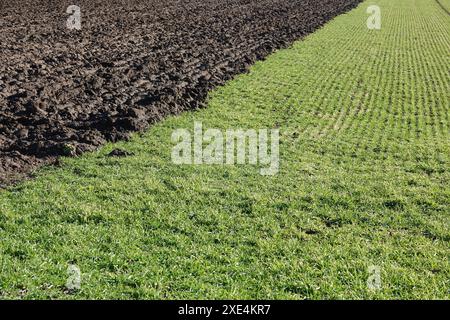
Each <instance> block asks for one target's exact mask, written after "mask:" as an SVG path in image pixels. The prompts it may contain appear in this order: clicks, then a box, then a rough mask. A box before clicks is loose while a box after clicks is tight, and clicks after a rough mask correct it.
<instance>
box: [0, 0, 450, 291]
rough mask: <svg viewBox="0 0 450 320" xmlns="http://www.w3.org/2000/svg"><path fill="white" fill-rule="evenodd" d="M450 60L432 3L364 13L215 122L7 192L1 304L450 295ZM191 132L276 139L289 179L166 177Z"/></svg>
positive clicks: (240, 84) (200, 115) (446, 23)
mask: <svg viewBox="0 0 450 320" xmlns="http://www.w3.org/2000/svg"><path fill="white" fill-rule="evenodd" d="M440 1H441V2H442V3H443V4H445V5H447V6H448V7H450V5H449V1H448V0H446V1H443V0H440ZM370 4H377V5H378V6H380V8H381V10H382V29H381V30H379V31H377V30H373V31H370V30H368V29H367V26H366V20H367V18H368V14H367V13H366V9H367V7H368V6H369V5H370ZM449 48H450V17H449V16H448V15H447V14H446V13H445V11H444V10H443V9H442V8H441V7H439V5H438V4H437V2H436V1H435V0H395V1H392V0H378V1H377V2H376V3H374V2H365V3H363V4H362V5H360V6H359V7H358V8H357V9H355V10H353V11H352V12H350V13H348V14H345V15H342V16H339V17H337V18H336V19H335V20H333V21H331V22H330V23H329V24H327V25H326V26H325V27H324V28H323V29H321V30H319V31H318V32H316V33H314V34H313V35H311V36H309V37H307V38H306V39H304V40H303V41H299V42H297V43H295V44H294V45H293V47H292V48H290V49H287V50H282V51H279V52H277V53H275V54H273V55H272V56H271V57H270V58H269V59H267V60H266V61H264V62H260V63H257V64H256V65H255V66H254V67H253V68H252V70H251V72H250V73H249V74H247V75H242V76H239V77H238V78H236V79H235V80H233V81H231V82H229V83H228V84H227V85H226V86H225V87H223V88H219V89H218V90H216V91H215V92H212V93H211V95H210V98H209V103H208V104H209V107H208V108H207V109H204V110H201V111H198V112H192V113H185V114H183V115H181V116H179V117H172V118H169V119H167V120H166V121H164V122H162V123H160V124H158V125H156V126H154V127H152V128H151V129H150V130H149V131H148V132H147V133H146V134H145V135H142V136H137V135H136V136H135V137H133V139H132V140H131V141H129V142H122V143H118V144H115V145H108V146H106V147H104V148H103V149H101V150H100V151H99V152H96V153H92V154H87V155H85V156H83V157H81V158H76V159H65V160H64V161H63V165H62V166H61V167H58V168H46V169H43V170H41V171H40V172H39V173H38V174H37V177H36V179H34V180H31V181H27V182H24V183H21V184H20V185H18V186H15V187H12V188H10V189H9V190H5V191H0V298H3V299H11V298H24V299H36V298H38V299H43V298H58V299H83V298H101V299H109V298H114V299H115V298H119V299H134V298H145V299H155V298H156V299H179V298H192V299H197V298H200V299H205V298H212V299H215V298H230V299H236V298H239V299H246V298H251V299H253V298H264V299H363V298H370V299H372V298H375V299H387V298H395V299H398V298H402V299H415V298H424V299H438V298H439V299H448V298H450V291H449V290H450V263H449V257H450V249H449V248H450V204H449V201H450V200H449V199H450V187H449V185H450V170H449V168H450V131H449V125H450V121H449V101H450V96H449V93H450V77H449V70H450V59H449ZM194 121H202V122H203V126H204V127H206V128H220V129H224V130H225V129H228V128H244V129H246V128H255V129H259V128H275V127H277V128H280V134H281V145H280V158H281V166H280V173H279V174H278V175H276V176H273V177H266V176H261V175H260V174H259V168H258V167H255V166H251V165H239V166H189V165H185V166H177V165H175V164H173V163H172V162H171V150H172V147H173V143H172V141H171V134H172V132H173V130H174V129H178V128H187V129H189V130H192V128H193V126H194ZM114 148H122V149H125V150H127V151H130V152H133V153H134V156H130V157H126V158H110V157H107V156H106V155H107V154H108V153H109V152H110V151H111V150H112V149H114ZM69 264H76V265H77V266H78V267H79V268H80V269H81V272H82V283H81V289H80V290H79V291H76V292H68V291H67V290H66V289H65V283H66V280H67V267H68V265H69ZM371 266H377V267H379V268H380V271H381V281H382V283H381V289H380V290H371V289H369V288H368V286H367V279H368V277H369V275H370V274H369V271H368V270H369V267H371Z"/></svg>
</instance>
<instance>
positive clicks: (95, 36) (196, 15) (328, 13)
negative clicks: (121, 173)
mask: <svg viewBox="0 0 450 320" xmlns="http://www.w3.org/2000/svg"><path fill="white" fill-rule="evenodd" d="M360 2H361V0H165V1H160V0H146V1H144V0H138V1H132V0H127V1H125V0H70V1H65V0H64V1H62V0H58V1H57V0H47V1H43V0H41V1H36V0H34V1H31V0H22V1H21V0H17V1H11V0H7V1H4V0H0V30H1V33H0V62H1V63H0V186H5V185H7V184H8V183H11V182H14V181H16V180H17V179H21V178H23V177H24V176H25V175H27V174H29V173H30V172H32V170H34V169H35V168H37V167H38V166H41V165H43V164H48V163H53V162H55V161H57V159H58V157H59V156H62V155H66V156H75V155H79V154H81V153H83V152H86V151H92V150H94V149H96V148H98V147H99V146H101V145H102V144H104V143H105V142H107V141H117V140H120V139H127V137H128V135H129V133H130V132H134V131H142V130H144V129H146V128H147V127H148V126H149V125H151V124H152V123H154V122H156V121H159V120H161V119H163V118H164V117H165V116H167V115H169V114H177V113H179V112H182V111H185V110H192V109H197V108H199V107H201V106H202V103H203V102H204V101H205V99H206V96H207V92H208V91H209V90H210V89H212V88H214V87H216V86H218V85H222V84H224V83H225V81H227V80H229V79H231V78H232V77H233V76H235V75H236V74H239V73H243V72H245V71H246V70H248V68H249V66H250V65H252V64H253V63H254V62H255V61H257V60H260V59H264V58H265V57H266V56H267V55H269V54H270V53H272V52H273V51H274V50H276V49H279V48H284V47H287V46H288V45H289V44H291V43H292V42H293V41H294V40H296V39H299V38H302V37H304V36H305V35H307V34H309V33H311V32H313V31H314V30H316V29H317V28H319V27H320V26H322V25H323V24H324V23H326V22H327V21H328V20H330V19H332V18H333V17H335V16H336V15H338V14H341V13H343V12H346V11H349V10H350V9H352V8H354V7H356V6H357V5H358V4H359V3H360ZM73 4H76V5H77V6H79V7H80V8H81V14H82V29H81V30H79V31H77V30H69V29H67V27H66V21H67V19H68V17H69V14H67V13H66V10H67V7H68V6H69V5H73Z"/></svg>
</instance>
